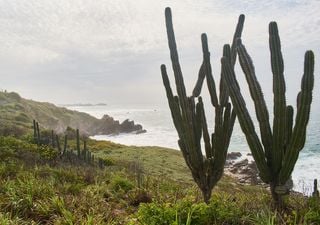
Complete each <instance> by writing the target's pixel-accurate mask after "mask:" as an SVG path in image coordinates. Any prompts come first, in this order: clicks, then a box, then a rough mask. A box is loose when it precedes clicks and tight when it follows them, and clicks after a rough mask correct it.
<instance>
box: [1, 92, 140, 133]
mask: <svg viewBox="0 0 320 225" xmlns="http://www.w3.org/2000/svg"><path fill="white" fill-rule="evenodd" d="M33 119H35V120H36V121H38V122H39V124H40V126H41V128H42V129H48V130H54V131H55V132H57V133H62V132H64V131H65V129H66V128H67V127H72V128H74V129H76V128H79V130H80V131H81V132H82V133H84V134H89V135H95V134H97V133H106V134H108V133H107V132H110V133H114V132H130V131H133V130H139V129H141V130H142V126H140V125H136V124H134V123H132V122H128V121H126V122H127V123H126V124H124V125H123V126H121V124H119V122H118V121H115V120H113V118H111V117H108V116H106V117H104V118H102V119H97V118H95V117H93V116H91V115H89V114H87V113H83V112H78V111H74V110H69V109H66V108H64V107H57V106H55V105H54V104H51V103H47V102H36V101H33V100H28V99H24V98H22V97H20V96H19V94H17V93H15V92H10V93H7V92H0V134H3V135H9V134H10V135H15V136H19V135H21V134H24V133H26V132H28V131H31V129H32V121H33Z"/></svg>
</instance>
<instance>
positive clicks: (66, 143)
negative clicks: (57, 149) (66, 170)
mask: <svg viewBox="0 0 320 225" xmlns="http://www.w3.org/2000/svg"><path fill="white" fill-rule="evenodd" d="M67 146H68V136H67V135H64V146H63V155H64V154H66V152H67Z"/></svg>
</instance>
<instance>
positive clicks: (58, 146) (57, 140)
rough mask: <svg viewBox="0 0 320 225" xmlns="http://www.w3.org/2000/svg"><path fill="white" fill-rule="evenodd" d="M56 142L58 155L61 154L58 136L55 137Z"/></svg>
mask: <svg viewBox="0 0 320 225" xmlns="http://www.w3.org/2000/svg"><path fill="white" fill-rule="evenodd" d="M56 142H57V148H58V151H59V154H61V145H60V140H59V136H58V135H56Z"/></svg>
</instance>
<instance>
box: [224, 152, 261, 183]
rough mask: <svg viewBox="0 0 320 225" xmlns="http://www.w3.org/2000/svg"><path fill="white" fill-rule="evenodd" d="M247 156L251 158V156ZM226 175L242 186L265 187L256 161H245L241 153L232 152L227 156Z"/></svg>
mask: <svg viewBox="0 0 320 225" xmlns="http://www.w3.org/2000/svg"><path fill="white" fill-rule="evenodd" d="M247 156H251V155H250V154H249V155H247ZM224 173H225V174H226V175H229V176H231V177H233V178H235V179H236V180H237V181H238V182H239V183H240V184H250V185H263V184H264V183H263V182H262V180H261V179H260V177H259V171H258V168H257V165H256V163H255V161H251V160H249V159H247V158H244V159H243V155H242V154H241V153H240V152H231V153H228V155H227V161H226V165H225V168H224Z"/></svg>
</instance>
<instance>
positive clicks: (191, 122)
mask: <svg viewBox="0 0 320 225" xmlns="http://www.w3.org/2000/svg"><path fill="white" fill-rule="evenodd" d="M165 16H166V27H167V36H168V44H169V49H170V56H171V62H172V68H173V72H174V77H175V83H176V88H177V96H174V95H173V92H172V89H171V87H170V82H169V78H168V75H167V70H166V66H165V65H161V74H162V79H163V84H164V86H165V89H166V94H167V98H168V103H169V107H170V110H171V116H172V119H173V123H174V125H175V127H176V130H177V132H178V136H179V140H178V144H179V147H180V149H181V152H182V154H183V157H184V159H185V161H186V164H187V166H188V167H189V169H190V170H191V173H192V176H193V179H194V180H195V182H196V183H197V185H198V186H199V188H200V189H201V191H202V194H203V198H204V201H205V202H206V203H208V202H209V199H210V197H211V193H212V189H213V187H214V186H215V184H216V183H217V182H218V181H219V180H220V178H221V176H222V174H223V169H224V164H225V160H226V154H227V149H228V147H229V142H230V137H231V133H232V130H233V125H234V122H235V113H234V112H233V110H232V108H231V104H230V103H228V93H227V88H226V86H225V85H224V84H223V82H221V83H220V96H219V98H218V95H217V92H216V86H215V81H214V79H213V76H212V69H211V64H210V52H209V48H208V42H207V36H206V34H202V35H201V41H202V50H203V62H202V65H201V67H200V71H199V77H198V81H197V83H196V85H195V88H194V90H193V96H191V97H188V96H187V94H186V89H185V86H184V81H183V76H182V71H181V67H180V63H179V57H178V52H177V46H176V41H175V36H174V31H173V25H172V16H171V10H170V8H166V10H165ZM243 22H244V16H243V15H241V16H240V17H239V22H238V25H237V29H236V32H235V35H234V39H236V38H237V37H240V36H241V32H242V27H243ZM235 53H236V52H235V50H231V49H230V48H229V49H225V50H224V55H225V56H226V57H228V59H229V60H230V62H232V63H233V64H234V62H235ZM205 78H206V80H207V86H208V89H209V93H210V96H211V103H212V105H213V107H214V108H215V126H214V133H213V134H212V135H211V140H210V135H209V132H208V127H207V121H206V116H205V112H204V106H203V102H202V98H201V97H198V96H199V95H200V92H201V87H202V84H203V81H204V79H205ZM195 97H198V102H197V103H195V100H194V98H195ZM201 138H203V141H204V147H205V151H204V152H205V156H203V154H202V150H201Z"/></svg>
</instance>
